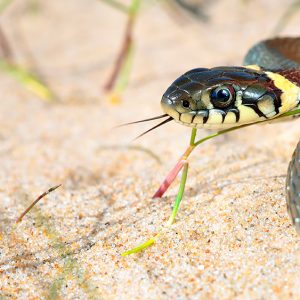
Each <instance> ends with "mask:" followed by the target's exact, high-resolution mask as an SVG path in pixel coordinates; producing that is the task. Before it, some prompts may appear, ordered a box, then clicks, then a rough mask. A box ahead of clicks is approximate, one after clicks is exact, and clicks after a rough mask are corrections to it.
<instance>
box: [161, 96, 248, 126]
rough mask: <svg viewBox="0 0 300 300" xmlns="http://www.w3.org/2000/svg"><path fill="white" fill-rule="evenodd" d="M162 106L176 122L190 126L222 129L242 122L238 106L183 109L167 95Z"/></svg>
mask: <svg viewBox="0 0 300 300" xmlns="http://www.w3.org/2000/svg"><path fill="white" fill-rule="evenodd" d="M161 106H162V109H163V111H164V112H165V113H166V114H167V115H168V116H170V117H171V118H173V119H174V121H175V122H177V123H179V124H182V125H184V126H188V127H193V128H205V129H217V130H219V129H220V130H221V129H224V128H230V127H233V126H236V125H238V123H239V122H240V124H242V122H241V121H242V120H240V110H239V109H238V108H236V107H231V108H228V109H225V110H222V109H217V108H210V109H208V108H201V109H194V110H192V109H185V110H182V109H180V108H177V107H176V103H175V102H174V101H172V100H171V99H169V98H167V97H165V98H163V99H162V101H161ZM247 121H248V120H247ZM247 121H246V120H245V122H244V123H249V122H247ZM250 123H251V122H250Z"/></svg>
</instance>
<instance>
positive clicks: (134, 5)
mask: <svg viewBox="0 0 300 300" xmlns="http://www.w3.org/2000/svg"><path fill="white" fill-rule="evenodd" d="M140 4H141V0H132V1H131V4H130V7H129V14H130V15H131V16H136V14H137V13H138V10H139V8H140Z"/></svg>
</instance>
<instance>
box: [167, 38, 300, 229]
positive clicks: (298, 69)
mask: <svg viewBox="0 0 300 300" xmlns="http://www.w3.org/2000/svg"><path fill="white" fill-rule="evenodd" d="M299 103H300V38H298V37H297V38H289V37H287V38H273V39H269V40H265V41H262V42H259V43H258V44H256V45H254V46H253V47H252V48H251V49H250V50H249V51H248V53H247V55H246V57H245V59H244V64H243V66H242V67H235V66H233V67H215V68H210V69H208V68H196V69H193V70H190V71H188V72H186V73H185V74H183V75H181V76H180V77H179V78H177V79H176V80H175V81H174V82H173V83H172V84H171V85H170V87H169V88H168V89H167V90H166V92H165V93H164V95H163V97H162V100H161V106H162V109H163V111H164V112H165V114H166V116H168V119H167V120H166V121H164V122H163V123H165V122H167V121H169V120H175V121H176V122H178V123H180V124H183V125H186V126H190V127H194V128H207V129H217V130H223V129H224V128H231V127H234V126H239V125H244V124H251V123H257V122H260V121H266V120H271V119H274V118H277V117H278V116H280V115H282V114H284V113H286V112H289V111H292V110H295V109H299V108H300V104H299ZM286 201H287V209H288V212H289V215H290V217H291V219H292V222H293V224H294V225H295V228H296V231H297V233H298V234H300V142H299V144H298V145H297V147H296V149H295V152H294V154H293V157H292V160H291V162H290V164H289V168H288V173H287V179H286Z"/></svg>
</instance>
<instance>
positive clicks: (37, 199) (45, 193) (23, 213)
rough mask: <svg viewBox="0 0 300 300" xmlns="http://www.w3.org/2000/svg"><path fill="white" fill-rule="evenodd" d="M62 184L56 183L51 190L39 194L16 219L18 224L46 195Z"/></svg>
mask: <svg viewBox="0 0 300 300" xmlns="http://www.w3.org/2000/svg"><path fill="white" fill-rule="evenodd" d="M60 186H61V184H59V185H56V186H54V187H52V188H50V189H49V190H47V191H46V192H44V193H43V194H41V195H40V196H38V197H37V198H36V200H34V201H33V202H32V203H31V204H30V205H29V206H28V207H27V208H26V209H25V210H24V212H22V214H21V215H20V216H19V217H18V219H17V220H16V224H18V223H20V222H21V221H22V219H23V218H24V216H25V215H26V214H27V213H28V212H29V211H30V210H31V209H32V208H33V207H34V206H35V205H36V204H37V203H38V202H39V201H40V200H41V199H43V198H44V197H45V196H47V195H48V194H50V193H51V192H53V191H55V190H56V189H57V188H59V187H60Z"/></svg>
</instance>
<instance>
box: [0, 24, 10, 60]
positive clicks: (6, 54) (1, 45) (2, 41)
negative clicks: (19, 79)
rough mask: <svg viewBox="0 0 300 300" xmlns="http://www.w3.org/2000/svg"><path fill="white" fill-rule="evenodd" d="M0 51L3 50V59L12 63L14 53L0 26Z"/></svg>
mask: <svg viewBox="0 0 300 300" xmlns="http://www.w3.org/2000/svg"><path fill="white" fill-rule="evenodd" d="M0 49H1V54H2V57H3V58H4V59H5V60H6V61H8V62H11V61H12V59H13V52H12V49H11V46H10V44H9V41H8V39H7V37H6V35H5V33H4V31H3V29H2V26H0Z"/></svg>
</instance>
